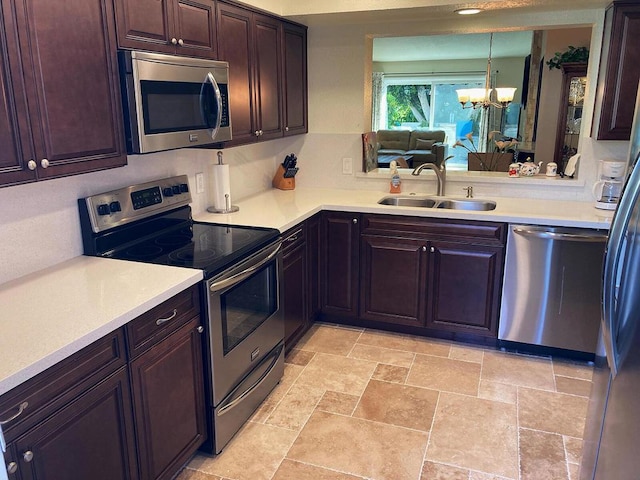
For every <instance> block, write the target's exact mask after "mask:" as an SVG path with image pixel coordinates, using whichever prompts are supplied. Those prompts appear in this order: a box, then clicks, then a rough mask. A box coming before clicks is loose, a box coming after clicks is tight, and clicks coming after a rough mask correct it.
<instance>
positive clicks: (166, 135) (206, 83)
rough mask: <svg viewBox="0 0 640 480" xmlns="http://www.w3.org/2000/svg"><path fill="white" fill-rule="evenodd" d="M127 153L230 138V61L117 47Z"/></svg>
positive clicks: (147, 151)
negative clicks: (118, 49) (119, 49)
mask: <svg viewBox="0 0 640 480" xmlns="http://www.w3.org/2000/svg"><path fill="white" fill-rule="evenodd" d="M118 63H119V67H120V80H121V87H122V98H123V110H124V117H125V135H126V140H127V153H149V152H158V151H161V150H171V149H174V148H183V147H194V146H202V145H210V144H218V143H222V142H225V141H228V140H231V118H230V116H229V89H228V82H229V64H228V63H227V62H218V61H213V60H204V59H197V58H188V57H178V56H174V55H162V54H158V53H149V52H139V51H128V50H121V51H119V52H118Z"/></svg>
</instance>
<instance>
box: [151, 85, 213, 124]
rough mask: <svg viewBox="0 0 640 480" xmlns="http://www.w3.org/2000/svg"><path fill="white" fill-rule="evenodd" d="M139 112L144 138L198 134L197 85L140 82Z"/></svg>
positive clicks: (198, 107)
mask: <svg viewBox="0 0 640 480" xmlns="http://www.w3.org/2000/svg"><path fill="white" fill-rule="evenodd" d="M140 89H141V91H142V108H143V110H144V114H143V118H144V131H145V133H146V134H154V133H167V132H180V131H188V130H202V129H205V128H208V127H207V122H206V121H205V119H204V118H203V116H202V112H201V111H200V94H201V89H202V84H201V83H190V82H158V81H150V80H143V81H141V82H140Z"/></svg>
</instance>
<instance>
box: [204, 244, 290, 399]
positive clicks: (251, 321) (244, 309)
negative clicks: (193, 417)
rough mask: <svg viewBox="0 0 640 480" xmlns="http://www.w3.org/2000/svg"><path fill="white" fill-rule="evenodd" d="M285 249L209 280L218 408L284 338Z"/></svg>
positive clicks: (266, 252)
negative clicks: (282, 280)
mask: <svg viewBox="0 0 640 480" xmlns="http://www.w3.org/2000/svg"><path fill="white" fill-rule="evenodd" d="M280 246H281V243H280V241H278V242H277V243H276V244H272V245H270V246H268V247H265V248H264V249H263V250H261V251H260V252H258V253H257V254H255V255H253V256H252V257H251V258H249V259H248V260H246V261H244V262H242V263H241V264H240V265H238V266H236V267H234V268H231V269H229V270H227V271H225V272H224V273H222V274H221V275H219V276H216V277H214V278H212V279H210V280H208V281H207V292H208V311H209V342H210V354H211V363H212V365H211V370H212V374H213V382H212V383H213V405H214V406H218V405H219V403H220V402H221V401H222V400H223V399H224V398H225V397H226V396H227V395H228V394H229V393H230V392H231V391H232V390H234V387H236V386H237V385H238V384H239V383H240V382H241V381H242V380H243V379H244V378H245V377H247V376H248V375H249V374H250V373H251V371H252V370H253V369H254V368H255V367H256V366H257V365H259V364H260V363H261V361H262V360H263V358H264V357H265V356H266V355H267V354H269V353H270V352H271V351H272V350H273V349H274V348H275V347H276V346H277V345H278V344H280V343H281V342H282V341H283V340H284V320H283V317H282V311H281V309H280V305H281V303H282V302H281V298H282V297H281V296H282V292H281V289H280V275H281V272H282V254H281V252H280Z"/></svg>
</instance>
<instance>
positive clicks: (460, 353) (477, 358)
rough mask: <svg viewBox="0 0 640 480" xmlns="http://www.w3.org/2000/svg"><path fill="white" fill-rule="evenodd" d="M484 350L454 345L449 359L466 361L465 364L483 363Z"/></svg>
mask: <svg viewBox="0 0 640 480" xmlns="http://www.w3.org/2000/svg"><path fill="white" fill-rule="evenodd" d="M483 357H484V350H483V349H482V348H480V347H474V346H471V345H452V346H451V351H450V352H449V358H453V359H454V360H464V361H465V362H477V363H482V358H483Z"/></svg>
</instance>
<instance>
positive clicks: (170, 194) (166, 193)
mask: <svg viewBox="0 0 640 480" xmlns="http://www.w3.org/2000/svg"><path fill="white" fill-rule="evenodd" d="M162 195H164V196H165V197H173V190H171V187H165V188H163V189H162Z"/></svg>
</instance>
